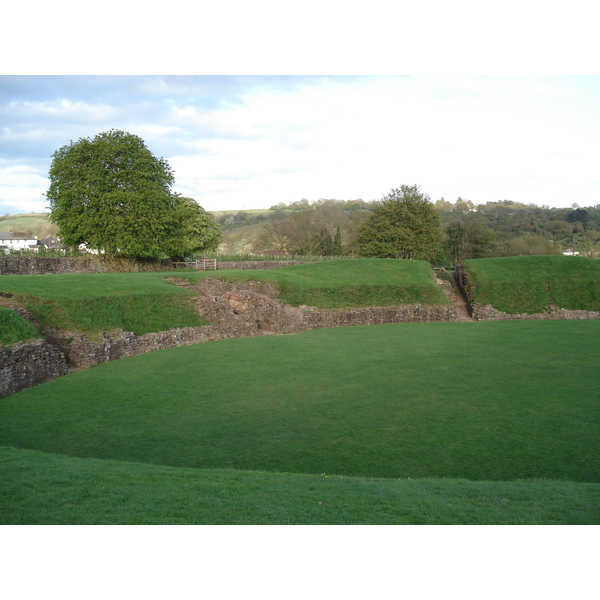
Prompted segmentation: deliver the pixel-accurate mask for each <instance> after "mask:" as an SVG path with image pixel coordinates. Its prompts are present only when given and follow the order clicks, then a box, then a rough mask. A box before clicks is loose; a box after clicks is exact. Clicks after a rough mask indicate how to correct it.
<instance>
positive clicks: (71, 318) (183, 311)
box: [0, 272, 208, 335]
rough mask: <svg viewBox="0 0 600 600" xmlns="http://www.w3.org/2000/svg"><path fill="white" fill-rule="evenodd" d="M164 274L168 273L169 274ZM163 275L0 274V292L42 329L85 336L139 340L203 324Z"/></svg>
mask: <svg viewBox="0 0 600 600" xmlns="http://www.w3.org/2000/svg"><path fill="white" fill-rule="evenodd" d="M169 274H171V273H170V272H169ZM166 276H167V273H90V274H64V275H43V276H42V275H3V276H2V277H1V278H0V291H2V292H9V293H11V294H14V296H15V297H16V298H17V299H18V300H19V301H21V302H22V303H23V304H24V305H25V307H26V308H27V309H28V310H29V311H30V312H31V314H32V315H33V316H34V318H35V319H36V320H37V321H38V322H39V323H40V326H41V327H42V328H45V327H52V328H55V329H59V330H62V331H66V330H74V331H80V332H83V333H87V334H97V333H100V332H102V331H112V330H114V329H116V328H120V329H123V330H125V331H132V332H133V333H135V334H138V335H141V334H144V333H148V332H151V331H163V330H166V329H170V328H172V327H197V326H200V325H206V324H207V323H208V321H207V320H206V318H205V317H203V316H201V315H199V314H198V313H197V311H196V310H195V308H194V305H193V294H192V292H190V291H188V290H185V289H183V288H179V287H176V286H174V285H172V284H170V283H169V282H168V281H166V279H165V277H166Z"/></svg>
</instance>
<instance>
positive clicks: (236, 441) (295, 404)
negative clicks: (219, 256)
mask: <svg viewBox="0 0 600 600" xmlns="http://www.w3.org/2000/svg"><path fill="white" fill-rule="evenodd" d="M599 334H600V323H599V322H596V321H535V322H481V323H469V324H463V323H419V324H398V325H384V326H371V327H349V328H339V329H329V330H315V331H311V332H303V333H301V334H296V335H293V336H266V337H260V338H247V339H239V340H226V341H221V342H215V343H212V344H201V345H196V346H188V347H183V348H176V349H172V350H165V351H161V352H155V353H151V354H147V355H143V356H137V357H132V358H127V359H122V360H119V361H115V362H113V363H106V364H102V365H99V366H97V367H95V368H93V369H90V370H88V371H80V372H73V373H71V374H69V375H67V376H65V377H62V378H60V379H57V380H54V381H52V382H49V383H47V384H44V385H41V386H38V387H35V388H31V389H29V390H25V391H23V392H20V393H18V394H14V395H12V396H8V397H6V398H4V399H3V400H1V401H0V445H3V446H7V447H12V448H17V449H23V450H35V451H38V452H42V453H44V454H36V453H31V454H27V453H25V454H20V455H19V456H17V455H15V454H11V453H13V452H15V451H14V450H10V449H8V450H5V451H4V453H5V457H6V456H7V454H6V453H8V458H5V461H4V463H3V467H2V470H3V473H2V476H1V480H2V481H3V484H2V486H1V487H2V489H3V493H4V494H5V496H6V501H3V505H4V506H5V507H8V506H12V507H14V508H15V509H16V508H18V511H17V513H16V514H17V515H20V516H17V517H14V518H16V519H22V520H21V521H19V522H41V521H43V522H89V520H92V521H93V520H94V519H96V518H97V522H111V519H114V520H115V521H114V522H215V523H216V522H219V523H222V522H264V523H277V522H280V523H306V522H312V523H324V522H331V523H340V522H346V523H349V522H362V523H382V522H388V523H392V522H414V523H423V522H431V523H434V522H435V523H447V522H454V523H459V522H469V523H472V522H473V523H474V522H477V523H481V522H484V523H496V522H514V523H517V522H519V523H521V522H529V523H554V522H561V523H596V524H598V523H600V508H599V503H598V491H599V484H600V435H599V432H600V411H599V410H598V398H600V374H599V371H598V368H597V365H598V363H599V359H600V350H599V349H598V345H597V340H598V336H599ZM219 365H225V367H224V368H219ZM45 453H48V454H45ZM51 455H62V456H51ZM67 456H68V457H69V458H67ZM76 457H79V460H77V459H76ZM82 460H83V462H81V461H82ZM103 461H123V463H121V462H119V463H118V464H117V463H110V462H103ZM125 463H126V464H125ZM53 465H54V466H53ZM175 467H178V468H179V469H177V468H175ZM207 469H208V470H207ZM213 469H217V470H218V471H213ZM223 469H225V471H222V470H223ZM266 472H269V473H266ZM94 474H96V475H97V477H95V476H94ZM292 474H293V475H292ZM347 478H356V479H351V480H347ZM371 478H373V479H371ZM409 478H410V480H409ZM379 480H381V481H379ZM465 480H469V481H465ZM102 482H106V485H104V484H103V485H104V488H105V489H106V490H112V492H111V493H109V491H106V496H103V495H102V494H101V493H100V491H99V490H100V487H99V486H101V484H102ZM159 482H160V485H158V483H159ZM163 482H164V485H163ZM111 486H112V487H111ZM411 486H413V487H411ZM199 489H201V490H204V491H203V492H202V493H197V492H198V490H199ZM236 489H237V493H236V492H235V490H236ZM19 490H21V491H19ZM251 490H253V491H251ZM103 493H104V492H103ZM52 494H54V497H56V498H61V500H60V501H59V504H57V505H56V508H55V510H53V509H52V507H51V506H48V509H47V510H46V509H43V510H42V509H41V506H42V505H47V504H48V499H49V498H51V497H53V496H52ZM555 494H556V495H555ZM25 495H28V496H29V497H30V500H27V501H25V500H24V496H25ZM225 498H229V499H228V500H226V499H225ZM323 498H325V499H323ZM318 502H322V504H321V505H319V504H318ZM138 503H139V504H138ZM169 504H171V505H172V506H173V514H171V515H170V516H169ZM86 506H88V507H89V510H87V511H85V510H84V507H86ZM94 507H96V508H97V509H98V513H96V516H94V512H93V511H94V510H95V508H94ZM135 507H137V508H138V509H139V512H140V514H139V515H138V516H136V517H134V516H133V514H134V513H135V512H136V511H135V510H134V508H135ZM139 507H141V508H139ZM324 507H327V512H326V513H325V511H323V510H322V509H323V508H324ZM536 507H537V508H536ZM319 510H321V512H320V513H318V512H317V511H319ZM40 511H41V513H40ZM10 512H11V513H12V512H13V509H11V511H10ZM85 512H87V513H90V512H91V514H88V516H87V517H86V516H85V514H84V513H85ZM36 515H37V517H36ZM252 515H254V516H252ZM9 518H10V517H7V516H5V517H4V519H5V521H4V522H14V521H7V519H9ZM36 519H38V520H37V521H36ZM40 519H41V521H40ZM69 519H73V521H69ZM86 519H88V521H86Z"/></svg>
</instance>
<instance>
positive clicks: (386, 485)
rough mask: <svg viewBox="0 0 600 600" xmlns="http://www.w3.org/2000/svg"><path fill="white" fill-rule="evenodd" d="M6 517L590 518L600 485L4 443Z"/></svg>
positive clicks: (292, 520) (0, 466) (274, 520)
mask: <svg viewBox="0 0 600 600" xmlns="http://www.w3.org/2000/svg"><path fill="white" fill-rule="evenodd" d="M0 481H1V482H2V483H1V484H0V524H1V525H9V524H62V525H98V524H108V525H110V524H122V525H136V524H157V523H160V524H166V525H167V524H172V525H178V524H184V525H185V524H214V525H219V524H234V525H247V524H261V525H269V524H272V525H286V524H307V525H319V524H323V525H351V524H370V525H396V524H398V525H403V524H410V525H418V524H437V525H445V524H459V525H460V524H473V525H477V524H527V525H536V524H547V525H551V524H571V525H574V524H590V523H600V513H599V511H600V509H599V507H600V484H597V483H574V482H571V481H545V480H530V481H511V482H496V481H468V480H466V479H417V480H414V479H374V478H366V477H363V478H359V477H340V476H335V475H328V474H327V473H324V474H319V475H303V474H291V473H267V472H260V471H240V470H234V469H189V468H180V469H178V468H175V467H164V466H157V465H148V464H139V463H127V462H121V461H111V460H99V459H94V458H73V457H70V456H60V455H56V454H47V453H43V452H37V451H35V450H18V449H16V448H6V447H0Z"/></svg>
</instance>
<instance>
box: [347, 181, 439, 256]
mask: <svg viewBox="0 0 600 600" xmlns="http://www.w3.org/2000/svg"><path fill="white" fill-rule="evenodd" d="M441 241H442V233H441V218H440V214H439V212H438V211H437V210H436V209H435V207H434V205H433V204H432V203H431V201H430V200H429V196H427V194H424V193H423V192H421V190H420V189H419V187H418V186H416V185H414V186H408V185H402V186H400V187H399V188H395V189H392V190H391V192H390V193H389V194H387V195H386V196H385V197H384V198H383V200H382V201H381V203H380V204H378V205H376V206H374V207H373V214H372V215H371V217H369V219H367V221H366V222H365V223H364V225H363V226H362V227H361V229H360V230H359V232H358V236H357V240H356V250H357V254H358V255H359V256H364V257H372V258H414V259H420V260H436V259H438V258H439V257H440V255H441V252H442V246H441Z"/></svg>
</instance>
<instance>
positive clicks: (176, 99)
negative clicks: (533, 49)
mask: <svg viewBox="0 0 600 600" xmlns="http://www.w3.org/2000/svg"><path fill="white" fill-rule="evenodd" d="M273 81H274V80H270V79H262V80H261V79H260V78H258V79H256V78H248V80H244V79H243V78H242V79H239V78H236V79H235V81H234V82H233V83H232V80H231V79H219V78H208V79H207V78H181V79H179V78H178V79H176V80H171V79H169V78H156V77H153V78H148V79H147V80H146V79H144V80H136V79H135V78H134V79H133V80H131V79H127V82H128V85H129V86H134V87H130V88H127V87H122V88H119V86H118V83H119V80H118V79H117V80H115V79H114V78H111V79H110V81H108V80H107V84H106V85H107V86H109V87H110V86H114V89H112V88H110V89H108V90H107V92H106V96H103V98H102V99H100V100H98V101H97V102H96V100H95V98H93V97H90V98H86V97H84V96H82V95H81V93H80V97H77V98H76V99H75V98H71V97H69V96H68V91H65V92H64V97H63V98H61V97H59V96H57V98H55V99H53V100H52V101H48V102H39V101H35V102H34V101H29V100H27V99H18V100H14V101H12V102H11V103H9V104H8V105H5V106H4V108H3V109H0V110H2V112H1V113H0V118H1V119H2V126H3V127H4V129H2V134H1V136H0V149H2V148H4V147H5V148H6V149H7V150H6V151H5V152H3V154H2V156H4V157H7V156H11V157H13V158H14V156H13V155H14V154H15V153H17V152H18V153H22V154H23V156H24V155H25V154H26V153H27V152H33V150H34V149H38V148H43V152H41V151H40V152H39V153H38V155H37V157H36V159H35V160H37V161H38V163H36V168H37V169H39V166H38V164H39V163H40V161H42V158H43V159H44V161H45V170H44V169H42V170H39V173H40V178H41V174H43V175H44V176H45V174H46V173H47V170H48V168H49V166H50V155H51V153H52V152H53V151H54V150H56V149H58V148H59V147H60V146H62V145H64V144H65V143H68V141H69V140H70V139H78V138H79V137H87V136H90V135H95V134H96V133H99V132H100V131H106V130H108V129H111V128H118V129H124V130H126V131H130V132H131V133H135V134H136V135H139V136H141V137H142V138H143V139H144V140H145V141H146V144H147V145H148V147H149V149H150V150H151V151H152V152H153V153H154V154H155V155H157V156H163V157H164V158H166V159H167V160H168V161H169V163H170V165H171V166H172V167H173V168H174V170H175V178H176V185H175V189H176V190H177V191H180V192H182V193H185V194H186V195H190V196H192V197H195V198H196V199H197V200H199V201H200V203H201V204H203V206H205V208H207V209H209V210H218V209H236V208H242V207H245V208H250V207H256V208H259V207H267V206H270V205H271V204H274V203H277V202H280V201H283V202H291V201H294V200H298V199H300V198H302V197H306V198H308V199H309V200H317V199H318V198H339V199H351V198H359V197H360V198H364V199H374V198H380V197H381V196H382V195H383V194H385V193H387V192H388V191H389V190H390V188H392V187H397V186H399V185H401V184H403V183H406V184H414V183H416V184H418V185H420V186H421V188H422V190H423V191H425V192H427V193H428V194H429V195H430V196H431V197H432V199H437V198H439V197H441V196H444V197H445V198H446V199H451V200H453V199H455V198H456V197H458V196H459V195H460V196H462V197H463V198H469V199H471V200H473V201H474V202H486V201H489V200H492V201H493V200H500V199H505V198H506V199H513V200H518V201H521V202H534V203H537V204H542V203H543V204H550V205H555V206H564V205H569V204H571V203H572V202H574V201H576V202H578V203H579V204H580V205H582V206H585V205H589V204H595V203H597V202H599V201H600V184H599V182H598V177H597V176H596V173H597V166H596V165H597V164H598V163H599V158H600V157H599V156H598V145H597V140H598V139H600V117H599V115H598V112H597V102H598V100H600V83H599V82H600V78H597V77H596V78H584V79H569V78H532V77H517V78H511V77H492V78H489V77H450V76H435V77H425V76H419V77H357V78H336V77H329V78H317V79H307V78H290V79H289V80H285V79H284V80H278V84H277V85H273ZM69 82H70V84H71V86H73V81H72V80H69ZM245 82H246V84H245ZM59 83H60V82H59ZM88 84H89V81H88ZM95 89H96V90H97V89H98V84H96V87H95ZM140 90H142V91H141V92H140ZM80 92H81V90H80ZM117 92H119V93H117ZM120 92H122V94H121V93H120ZM219 93H221V95H219ZM110 98H114V99H113V100H111V99H110ZM19 165H21V167H19V168H26V166H27V165H26V161H25V160H23V159H21V160H20V162H19ZM12 166H14V165H12ZM32 174H35V171H34V172H30V173H27V172H24V171H23V172H19V171H10V172H9V171H6V170H5V171H4V172H2V177H3V183H4V185H5V187H4V191H3V192H2V196H1V197H2V198H3V199H4V200H7V199H8V198H7V196H6V194H7V193H10V194H12V196H11V198H13V200H14V199H18V198H22V199H23V200H25V199H28V201H33V196H32V194H33V193H34V189H41V190H42V191H44V190H45V188H46V187H47V182H45V183H44V185H43V186H40V185H39V184H38V187H37V188H36V186H35V185H34V180H32V179H27V177H29V176H31V175H32ZM8 176H10V177H11V179H10V182H8V180H7V179H6V177H8ZM35 181H38V180H35ZM8 183H10V185H8ZM36 193H37V192H36ZM574 194H576V195H577V198H573V195H574ZM42 202H43V200H42ZM565 203H566V204H565Z"/></svg>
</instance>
